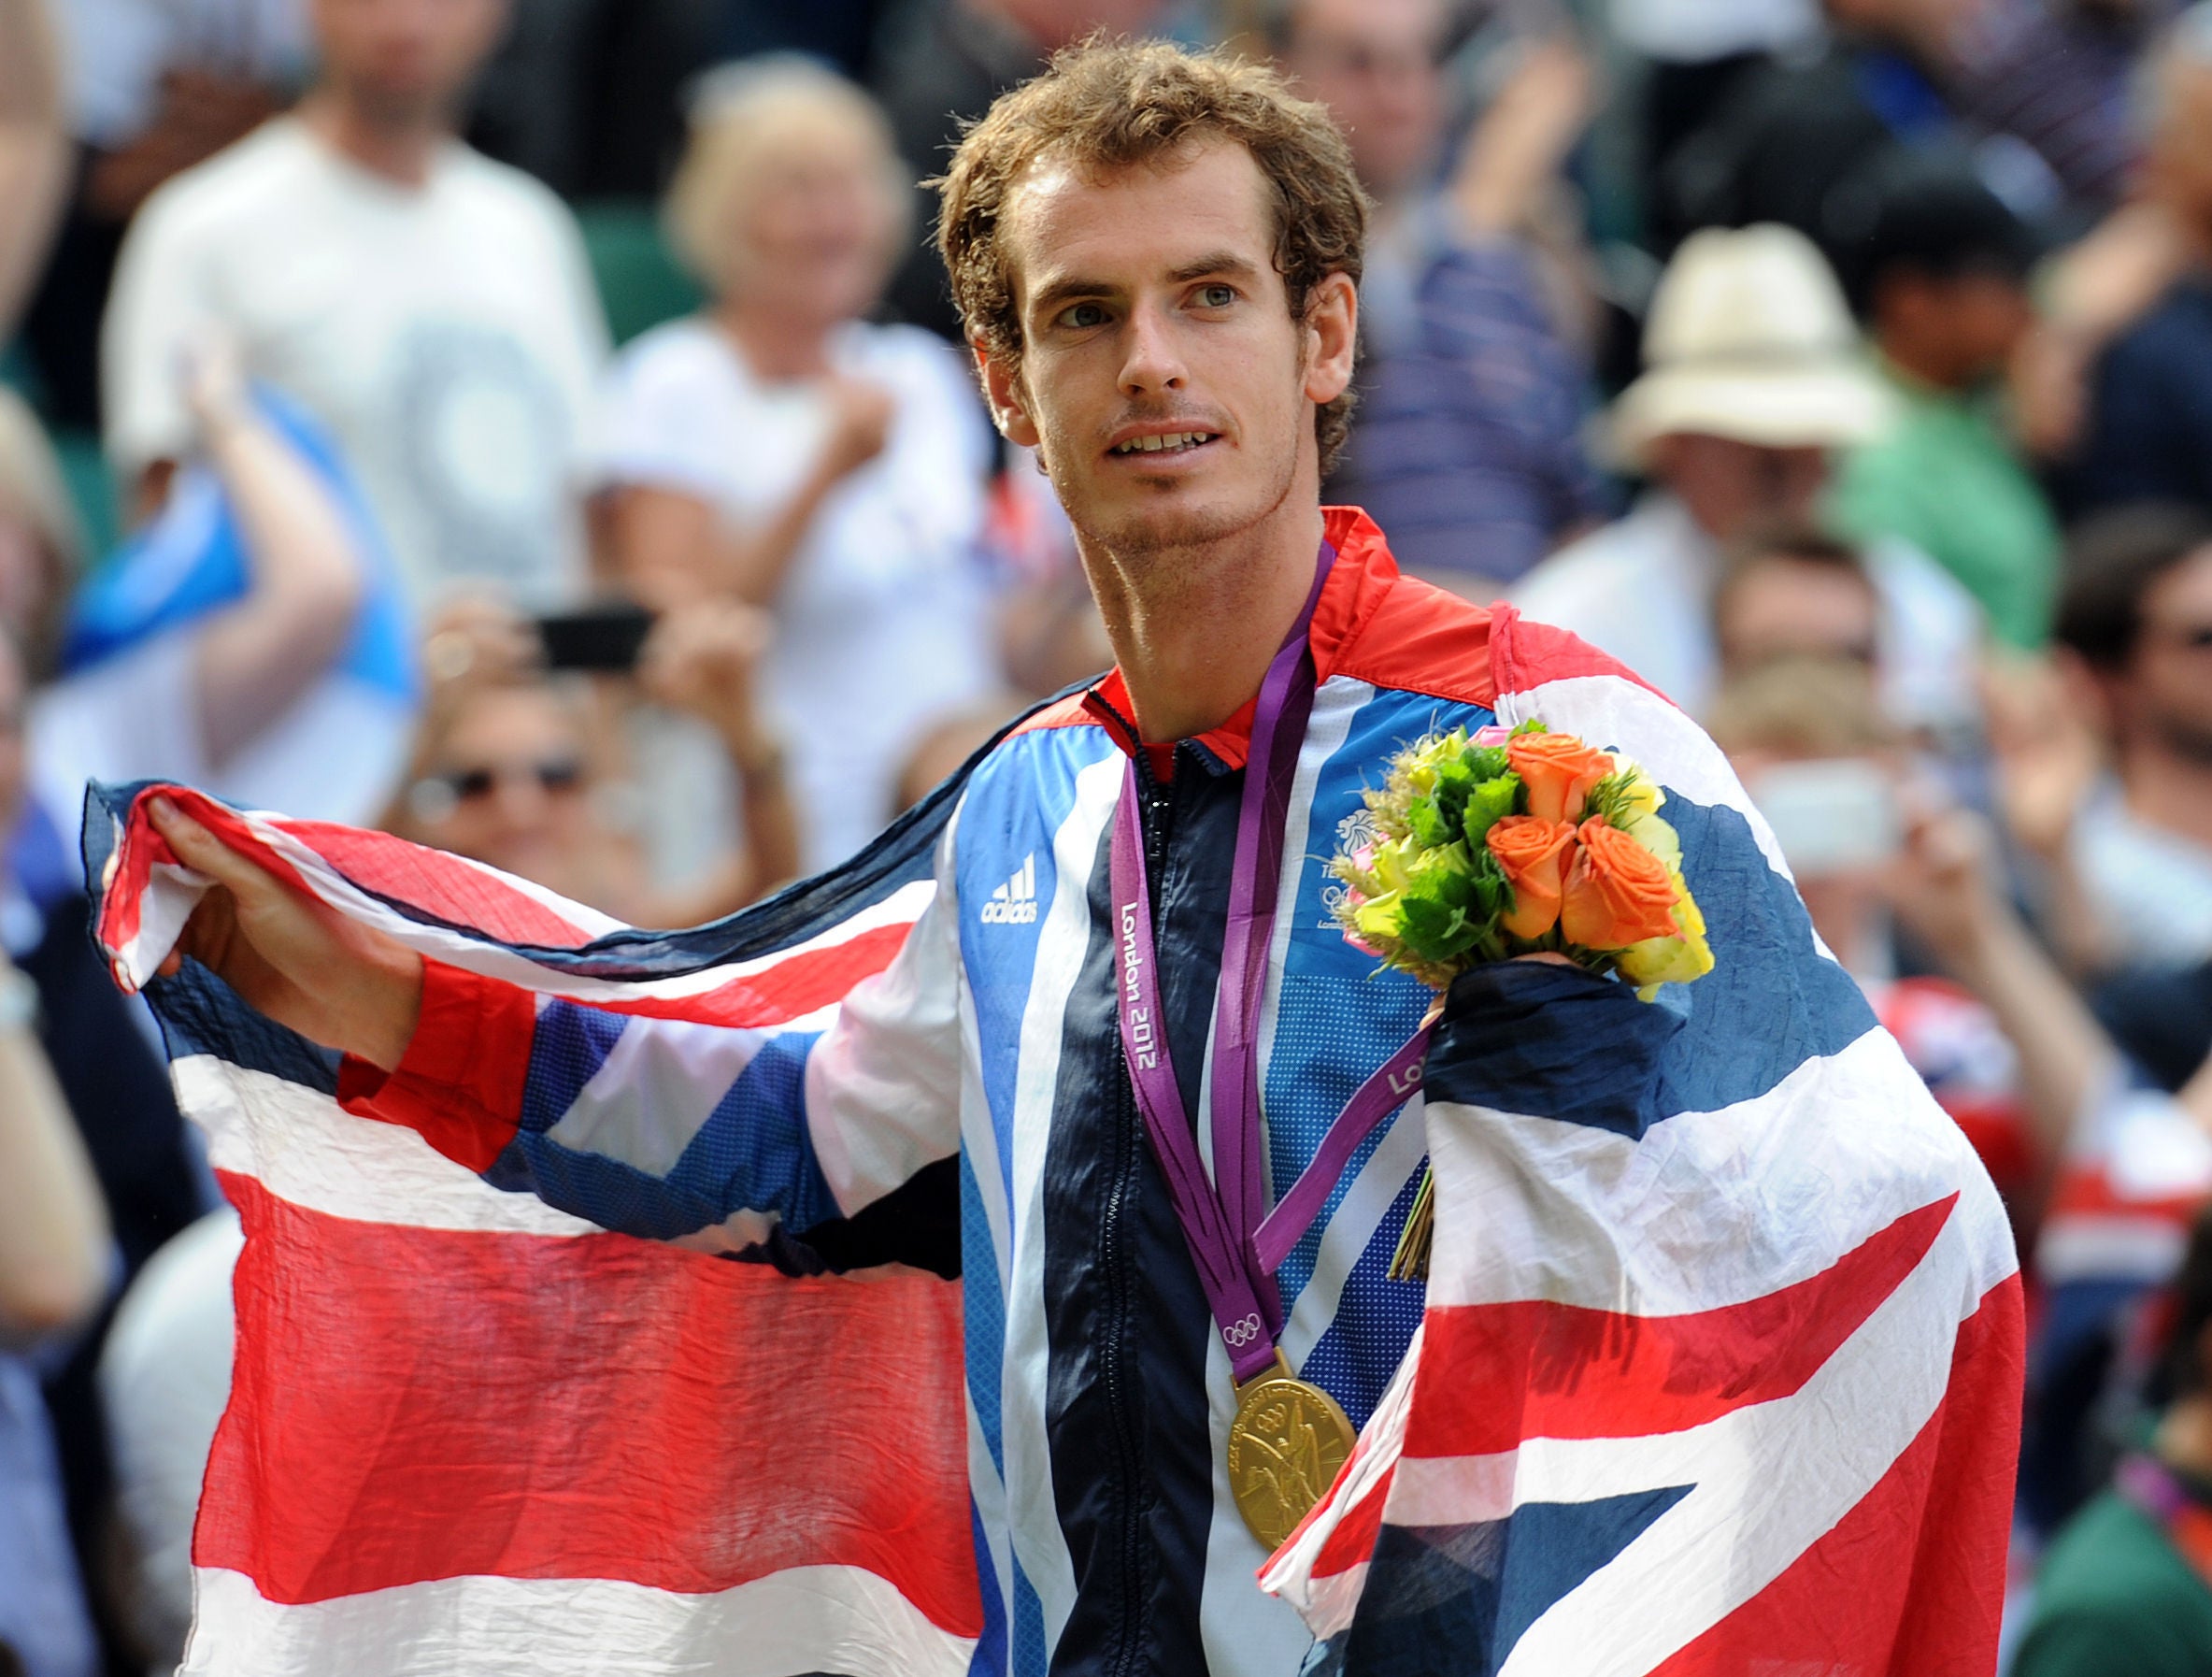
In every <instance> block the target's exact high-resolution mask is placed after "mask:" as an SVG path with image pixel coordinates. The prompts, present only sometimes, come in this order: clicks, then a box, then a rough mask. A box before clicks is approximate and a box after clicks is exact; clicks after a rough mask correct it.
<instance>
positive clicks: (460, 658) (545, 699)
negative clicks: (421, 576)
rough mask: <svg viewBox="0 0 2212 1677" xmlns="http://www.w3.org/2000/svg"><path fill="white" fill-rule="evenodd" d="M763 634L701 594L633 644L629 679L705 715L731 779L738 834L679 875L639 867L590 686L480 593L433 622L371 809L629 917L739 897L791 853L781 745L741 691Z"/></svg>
mask: <svg viewBox="0 0 2212 1677" xmlns="http://www.w3.org/2000/svg"><path fill="white" fill-rule="evenodd" d="M767 638H768V626H767V620H766V618H765V616H764V614H763V613H762V612H760V611H758V610H756V609H752V608H749V607H746V606H740V605H736V604H735V603H731V602H708V603H702V604H697V605H694V606H692V608H691V609H687V610H685V611H683V612H680V613H671V614H669V615H668V616H666V617H664V618H663V619H661V621H660V622H659V623H657V624H655V625H654V627H653V629H652V632H651V633H650V634H649V636H648V637H647V639H646V644H645V647H644V650H643V651H642V652H641V653H640V654H639V657H638V665H637V672H636V679H637V682H638V685H639V687H640V688H641V689H642V691H643V692H644V693H645V694H647V695H649V696H650V697H651V698H652V699H654V700H655V701H656V702H658V703H660V704H662V705H664V706H665V707H666V708H668V709H669V710H676V711H679V712H681V713H683V714H686V715H690V716H694V717H697V718H699V719H700V720H701V721H703V722H704V723H706V724H707V726H708V728H709V729H711V730H712V732H713V735H714V737H715V738H717V739H718V740H719V741H720V742H721V745H722V748H723V750H724V751H725V752H726V753H728V755H729V759H730V764H731V767H732V769H733V771H734V778H735V780H736V781H737V782H738V783H739V785H740V787H741V788H742V791H741V795H740V798H739V822H738V826H739V831H740V833H741V835H742V839H743V842H742V844H741V845H740V846H739V847H738V848H736V849H735V850H733V851H732V852H730V853H728V854H726V855H724V856H722V857H721V859H720V860H719V861H717V862H716V863H715V864H714V865H713V866H712V867H710V868H709V869H708V870H707V872H706V874H705V875H704V876H702V877H700V878H698V879H697V880H695V881H693V882H688V883H687V884H686V885H684V886H683V887H681V888H678V889H673V890H672V889H667V888H664V887H661V886H658V885H656V884H655V883H654V882H652V881H651V880H650V878H649V869H648V867H646V863H645V857H644V854H643V851H642V848H641V846H640V844H639V842H638V836H637V834H636V832H635V830H634V828H635V823H634V822H631V821H627V820H625V819H624V816H625V814H626V810H625V809H624V803H625V799H624V796H623V795H624V793H625V791H626V790H627V788H626V786H625V783H624V777H623V776H622V775H621V774H620V773H616V772H611V771H612V770H613V768H614V766H615V758H616V756H617V754H618V752H617V740H616V736H615V735H614V733H613V731H612V730H610V729H609V728H608V727H607V726H606V725H604V713H603V712H602V711H601V710H599V709H598V708H597V704H596V701H597V699H598V698H599V697H600V696H603V695H594V694H592V692H590V691H589V690H587V689H585V688H583V687H581V686H579V685H568V684H564V682H563V681H562V679H561V678H558V677H555V676H551V675H549V674H548V673H547V672H546V671H545V670H544V669H543V668H542V667H540V652H539V648H538V646H537V644H536V640H535V636H534V635H533V634H532V633H531V631H530V629H529V628H528V626H527V624H524V623H523V622H521V620H519V619H517V618H515V617H514V616H512V615H511V614H510V613H509V612H507V610H506V609H504V608H502V607H500V606H497V605H495V604H492V603H491V602H490V601H488V600H486V599H484V598H482V597H480V596H479V597H469V598H464V599H461V600H457V601H455V602H454V603H453V604H452V605H451V606H450V607H449V608H448V609H446V610H445V611H444V612H443V613H441V614H440V616H439V617H438V619H437V620H436V622H435V624H434V625H433V628H432V632H431V635H430V637H429V639H428V641H427V643H426V645H427V646H428V648H429V651H428V652H427V653H426V655H425V657H424V664H425V666H426V667H427V673H428V678H429V681H430V693H429V697H428V700H427V703H426V705H425V708H424V713H423V722H422V726H421V731H420V732H419V734H418V735H417V738H416V744H415V753H414V760H413V764H412V767H411V768H410V771H409V774H408V777H407V784H406V787H405V790H404V791H403V792H402V793H401V795H400V796H398V797H397V798H396V799H395V800H394V801H393V803H392V808H391V809H390V810H388V811H387V812H386V815H385V819H384V823H383V824H384V826H385V827H386V828H387V830H389V831H391V832H393V833H396V834H398V835H399V836H400V837H402V838H405V839H414V840H416V841H417V842H419V843H422V844H429V845H434V846H435V847H436V848H437V849H440V850H447V851H452V852H454V853H457V854H460V855H464V856H467V857H470V858H471V859H473V860H475V861H478V862H485V863H489V864H490V865H491V866H492V867H498V868H500V869H503V870H504V871H506V872H507V873H512V874H516V875H518V876H520V877H521V878H523V879H526V880H529V881H531V882H534V883H536V884H540V885H544V886H546V887H547V888H549V889H550V890H553V891H557V892H559V893H561V894H562V895H563V896H567V897H570V898H573V899H574V900H576V901H578V902H581V903H586V904H589V905H590V906H591V907H592V908H595V909H599V910H603V911H604V912H607V913H609V914H613V915H615V916H617V917H619V918H621V919H623V920H626V921H628V922H630V923H631V924H632V925H641V926H678V925H694V924H696V923H698V922H700V921H705V920H712V919H715V918H717V917H718V916H720V915H722V914H726V913H729V912H730V911H732V910H735V909H738V908H741V907H743V906H744V905H745V904H746V903H749V902H750V901H752V900H753V899H754V898H755V897H757V896H761V895H763V893H764V892H765V891H766V890H767V889H768V887H770V886H771V885H774V884H776V883H777V882H780V881H783V880H786V879H790V878H791V877H792V876H793V875H794V874H796V873H797V872H798V869H799V845H798V830H799V829H798V822H797V818H796V816H795V815H794V813H793V810H792V800H791V797H790V795H789V794H788V792H787V791H786V790H785V786H784V780H783V753H782V751H781V749H780V748H779V746H778V743H777V741H776V740H775V738H773V736H772V735H770V734H769V733H768V731H767V730H766V728H765V727H764V726H763V724H762V722H761V719H760V717H759V715H758V713H757V711H756V709H755V706H754V702H753V699H754V686H753V673H754V670H755V668H756V667H757V666H758V663H759V660H760V657H761V655H762V653H763V651H764V650H765V648H766V645H767ZM572 680H579V681H580V678H574V679H572Z"/></svg>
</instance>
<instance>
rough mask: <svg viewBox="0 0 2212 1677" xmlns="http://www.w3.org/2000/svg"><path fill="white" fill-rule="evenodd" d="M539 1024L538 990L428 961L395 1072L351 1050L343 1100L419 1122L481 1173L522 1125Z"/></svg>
mask: <svg viewBox="0 0 2212 1677" xmlns="http://www.w3.org/2000/svg"><path fill="white" fill-rule="evenodd" d="M536 1031H537V998H536V996H535V995H533V994H532V993H531V992H530V991H528V990H525V989H522V988H521V987H520V986H519V985H515V984H509V983H505V982H501V981H500V980H498V979H490V978H485V977H484V976H483V975H481V974H480V973H475V972H469V971H466V970H464V968H459V967H448V966H447V965H445V964H444V963H443V962H440V961H430V960H425V961H424V962H423V963H422V1011H421V1018H420V1020H419V1022H418V1023H417V1025H416V1026H415V1034H414V1036H413V1037H412V1038H411V1039H409V1040H408V1042H407V1054H405V1056H403V1057H402V1058H401V1060H400V1062H399V1064H398V1065H397V1066H395V1067H393V1068H392V1070H391V1071H389V1072H387V1071H385V1070H384V1069H383V1068H382V1067H380V1066H377V1065H374V1064H372V1063H371V1062H370V1061H367V1060H364V1059H359V1058H356V1057H355V1056H354V1055H352V1054H348V1055H346V1056H345V1058H344V1059H342V1060H341V1061H339V1063H338V1104H339V1105H340V1106H342V1107H344V1108H345V1109H346V1111H349V1112H351V1113H353V1114H354V1115H355V1116H356V1117H361V1118H373V1119H375V1120H377V1121H378V1123H380V1124H396V1125H402V1126H403V1127H405V1128H407V1129H411V1130H413V1131H415V1132H416V1133H417V1134H418V1135H420V1136H421V1138H422V1139H423V1140H425V1141H428V1142H429V1143H430V1144H431V1146H433V1147H435V1148H436V1149H437V1151H438V1152H440V1153H442V1154H445V1155H446V1157H448V1158H450V1159H451V1160H453V1161H454V1162H455V1163H456V1164H460V1165H465V1166H467V1167H468V1168H469V1169H471V1170H474V1171H478V1172H479V1173H481V1172H482V1171H485V1170H488V1169H489V1168H491V1166H492V1161H493V1160H494V1159H496V1158H498V1157H499V1155H500V1154H501V1153H503V1152H505V1151H506V1149H507V1143H508V1142H510V1141H512V1140H514V1139H515V1135H516V1132H517V1130H518V1129H519V1128H520V1127H521V1112H522V1094H523V1090H524V1088H525V1086H526V1085H527V1084H528V1082H529V1078H530V1048H531V1043H532V1040H533V1039H534V1038H535V1035H536Z"/></svg>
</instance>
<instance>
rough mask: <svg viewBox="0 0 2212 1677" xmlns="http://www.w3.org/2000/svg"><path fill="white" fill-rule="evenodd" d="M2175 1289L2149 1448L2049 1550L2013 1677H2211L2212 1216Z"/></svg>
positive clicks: (2202, 1223) (2200, 1226)
mask: <svg viewBox="0 0 2212 1677" xmlns="http://www.w3.org/2000/svg"><path fill="white" fill-rule="evenodd" d="M2177 1286H2178V1290H2179V1294H2180V1298H2179V1309H2178V1311H2177V1320H2176V1325H2175V1331H2174V1337H2173V1341H2172V1348H2171V1350H2170V1351H2169V1352H2168V1354H2167V1357H2166V1361H2165V1364H2164V1366H2163V1367H2162V1369H2161V1370H2160V1380H2159V1382H2158V1384H2159V1385H2160V1386H2161V1388H2162V1391H2161V1393H2160V1394H2159V1395H2162V1396H2164V1397H2165V1399H2166V1401H2165V1405H2164V1409H2163V1412H2162V1414H2161V1415H2160V1417H2159V1421H2158V1425H2157V1428H2156V1430H2155V1431H2154V1432H2153V1433H2152V1435H2151V1439H2150V1443H2149V1446H2148V1449H2147V1450H2146V1451H2145V1452H2144V1453H2142V1454H2141V1455H2133V1456H2130V1457H2128V1458H2127V1459H2126V1460H2124V1461H2122V1462H2121V1464H2120V1466H2119V1470H2118V1471H2117V1472H2116V1473H2115V1474H2114V1477H2113V1483H2112V1485H2111V1487H2110V1488H2109V1489H2107V1490H2105V1492H2103V1493H2102V1494H2101V1495H2099V1496H2098V1497H2096V1498H2093V1499H2091V1501H2090V1502H2089V1503H2088V1504H2086V1505H2085V1506H2084V1507H2083V1508H2082V1510H2081V1512H2078V1513H2076V1515H2075V1516H2074V1517H2073V1519H2071V1520H2070V1521H2068V1522H2067V1523H2066V1524H2065V1525H2064V1526H2063V1527H2061V1528H2060V1530H2059V1534H2058V1536H2057V1537H2056V1538H2054V1539H2052V1540H2051V1545H2050V1548H2049V1549H2048V1551H2047V1552H2046V1554H2045V1555H2044V1557H2043V1566H2042V1570H2041V1571H2040V1572H2039V1573H2038V1575H2037V1577H2036V1581H2035V1600H2034V1613H2033V1616H2032V1618H2031V1619H2030V1621H2029V1625H2028V1629H2027V1632H2026V1634H2025V1636H2024V1637H2023V1638H2022V1639H2021V1641H2020V1645H2019V1653H2018V1654H2017V1656H2015V1658H2014V1661H2013V1666H2012V1677H2206V1673H2212V1212H2208V1213H2205V1214H2204V1215H2200V1216H2199V1218H2198V1220H2197V1225H2196V1228H2195V1231H2194V1232H2193V1234H2192V1235H2191V1240H2190V1244H2189V1254H2188V1256H2187V1257H2186V1258H2185V1259H2184V1260H2183V1262H2182V1269H2181V1277H2180V1280H2179V1282H2178V1283H2177Z"/></svg>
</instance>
